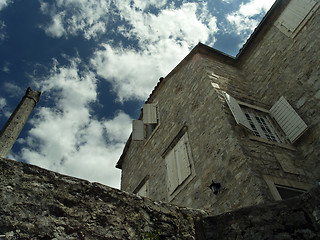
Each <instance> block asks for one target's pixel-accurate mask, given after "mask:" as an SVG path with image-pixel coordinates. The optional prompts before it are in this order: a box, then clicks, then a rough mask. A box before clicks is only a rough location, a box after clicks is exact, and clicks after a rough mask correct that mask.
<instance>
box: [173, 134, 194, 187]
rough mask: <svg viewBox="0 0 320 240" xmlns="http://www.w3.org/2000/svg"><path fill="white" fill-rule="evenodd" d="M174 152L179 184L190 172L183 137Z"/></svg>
mask: <svg viewBox="0 0 320 240" xmlns="http://www.w3.org/2000/svg"><path fill="white" fill-rule="evenodd" d="M174 152H175V158H176V162H177V172H178V184H179V185H180V184H181V183H182V182H183V181H184V180H185V179H186V178H187V177H188V176H189V175H190V174H191V170H190V162H189V158H188V153H187V146H186V142H185V140H184V138H182V139H181V140H180V141H179V142H178V144H177V146H176V147H175V151H174Z"/></svg>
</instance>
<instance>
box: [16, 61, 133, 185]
mask: <svg viewBox="0 0 320 240" xmlns="http://www.w3.org/2000/svg"><path fill="white" fill-rule="evenodd" d="M69 61H70V65H69V66H60V65H59V63H58V62H57V61H55V62H54V65H53V67H52V70H51V73H50V75H49V76H48V77H47V78H46V79H42V80H40V81H39V82H38V83H37V87H38V88H40V89H41V90H42V92H43V93H42V97H41V98H42V99H41V100H40V101H42V102H44V103H43V104H45V102H46V101H50V102H51V103H52V104H53V107H50V108H48V107H44V106H43V105H42V106H43V107H41V104H39V105H38V106H37V108H36V109H35V113H36V115H35V117H34V118H33V119H30V121H29V123H31V125H32V126H33V127H32V128H31V130H30V131H29V132H28V137H27V138H26V139H25V141H24V142H25V143H26V144H27V145H26V146H25V147H23V148H22V150H21V152H20V153H19V155H17V154H15V155H16V156H15V158H16V159H24V160H26V161H28V162H29V163H31V164H35V165H38V166H41V167H44V168H47V169H50V170H53V171H57V172H60V173H64V174H68V175H71V176H76V177H80V178H85V179H88V180H90V181H98V182H101V183H104V184H107V185H109V186H113V187H117V188H119V183H120V171H119V170H117V169H115V164H116V162H117V160H118V159H119V157H120V155H121V153H122V150H123V147H124V143H125V140H126V138H127V137H128V135H129V134H130V131H131V120H130V117H129V116H128V115H127V114H125V113H123V112H120V111H119V112H118V113H117V114H116V115H115V117H114V118H113V119H107V120H99V119H96V118H94V117H93V116H92V115H91V111H92V110H91V109H90V104H92V103H94V102H95V101H96V100H97V99H96V98H97V79H96V78H95V76H94V75H93V73H92V72H91V71H89V70H88V69H85V70H83V71H79V64H81V62H80V60H79V59H69Z"/></svg>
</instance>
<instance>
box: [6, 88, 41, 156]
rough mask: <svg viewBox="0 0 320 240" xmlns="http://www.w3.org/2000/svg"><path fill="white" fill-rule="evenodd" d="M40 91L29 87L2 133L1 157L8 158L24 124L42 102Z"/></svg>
mask: <svg viewBox="0 0 320 240" xmlns="http://www.w3.org/2000/svg"><path fill="white" fill-rule="evenodd" d="M40 95H41V92H40V91H33V90H32V89H31V88H30V87H28V89H27V92H26V94H25V95H24V97H23V98H22V100H21V101H20V103H19V105H18V106H17V107H16V109H15V110H14V112H13V113H12V115H11V116H10V118H9V120H8V121H7V122H6V124H5V125H4V127H3V128H2V129H1V132H0V157H3V158H5V157H7V156H8V154H9V152H10V150H11V148H12V146H13V144H14V143H15V141H16V140H17V138H18V136H19V134H20V132H21V130H22V128H23V126H24V124H25V123H26V121H27V119H28V117H29V115H30V113H31V112H32V110H33V108H34V107H35V106H36V104H37V103H38V102H39V100H40Z"/></svg>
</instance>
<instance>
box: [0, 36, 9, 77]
mask: <svg viewBox="0 0 320 240" xmlns="http://www.w3.org/2000/svg"><path fill="white" fill-rule="evenodd" d="M0 39H1V37H0ZM10 65H11V64H10V63H9V62H7V61H6V62H5V63H4V66H3V67H2V69H1V70H2V71H3V72H5V73H9V72H10V68H9V67H10Z"/></svg>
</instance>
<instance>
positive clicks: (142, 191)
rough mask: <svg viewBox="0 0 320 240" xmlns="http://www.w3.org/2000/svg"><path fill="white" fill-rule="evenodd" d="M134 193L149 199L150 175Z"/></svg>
mask: <svg viewBox="0 0 320 240" xmlns="http://www.w3.org/2000/svg"><path fill="white" fill-rule="evenodd" d="M133 193H135V194H137V195H139V196H141V197H149V175H147V176H146V177H145V178H144V179H143V180H142V181H141V182H140V184H139V185H138V186H137V187H136V189H135V190H134V191H133Z"/></svg>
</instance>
